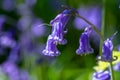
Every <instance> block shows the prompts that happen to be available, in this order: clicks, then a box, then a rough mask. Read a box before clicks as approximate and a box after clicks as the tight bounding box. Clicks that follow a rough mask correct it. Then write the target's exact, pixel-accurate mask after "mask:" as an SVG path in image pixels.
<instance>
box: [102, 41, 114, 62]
mask: <svg viewBox="0 0 120 80" xmlns="http://www.w3.org/2000/svg"><path fill="white" fill-rule="evenodd" d="M112 50H113V43H112V41H111V40H110V39H107V40H105V41H104V43H103V48H102V57H101V59H102V60H104V61H111V60H112Z"/></svg>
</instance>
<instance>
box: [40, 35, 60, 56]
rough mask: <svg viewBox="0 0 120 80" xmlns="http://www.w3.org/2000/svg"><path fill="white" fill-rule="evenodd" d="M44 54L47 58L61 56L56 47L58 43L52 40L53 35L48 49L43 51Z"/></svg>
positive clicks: (48, 41)
mask: <svg viewBox="0 0 120 80" xmlns="http://www.w3.org/2000/svg"><path fill="white" fill-rule="evenodd" d="M42 53H43V54H44V55H47V56H58V55H59V54H60V52H59V51H58V49H57V47H56V43H55V41H54V39H52V37H51V35H49V37H48V40H47V44H46V48H45V49H44V50H43V51H42Z"/></svg>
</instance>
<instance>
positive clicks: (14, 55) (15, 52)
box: [8, 44, 20, 62]
mask: <svg viewBox="0 0 120 80" xmlns="http://www.w3.org/2000/svg"><path fill="white" fill-rule="evenodd" d="M19 51H20V46H19V45H18V44H17V45H16V46H14V47H13V48H12V49H11V51H10V54H9V57H8V60H9V61H12V62H17V61H18V60H19V59H20V56H19Z"/></svg>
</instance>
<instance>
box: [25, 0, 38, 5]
mask: <svg viewBox="0 0 120 80" xmlns="http://www.w3.org/2000/svg"><path fill="white" fill-rule="evenodd" d="M36 2H37V0H25V3H26V4H27V5H28V6H31V7H32V6H34V5H35V4H36Z"/></svg>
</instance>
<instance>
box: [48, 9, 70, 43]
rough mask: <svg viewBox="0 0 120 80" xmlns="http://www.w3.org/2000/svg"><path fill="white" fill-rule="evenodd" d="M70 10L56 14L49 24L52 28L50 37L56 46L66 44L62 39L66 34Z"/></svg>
mask: <svg viewBox="0 0 120 80" xmlns="http://www.w3.org/2000/svg"><path fill="white" fill-rule="evenodd" d="M70 14H71V12H70V10H64V11H63V12H62V13H60V14H58V15H57V16H56V17H55V19H53V20H52V21H51V22H50V24H51V26H52V33H51V37H52V38H53V39H54V40H55V42H56V43H58V44H66V43H67V41H66V40H65V39H64V35H65V33H66V31H64V30H65V26H66V24H67V22H68V20H69V19H70Z"/></svg>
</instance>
